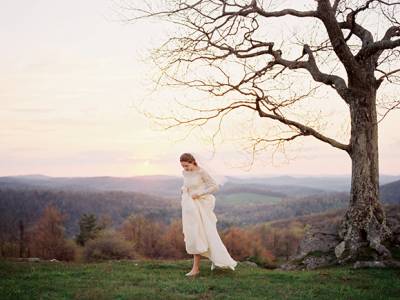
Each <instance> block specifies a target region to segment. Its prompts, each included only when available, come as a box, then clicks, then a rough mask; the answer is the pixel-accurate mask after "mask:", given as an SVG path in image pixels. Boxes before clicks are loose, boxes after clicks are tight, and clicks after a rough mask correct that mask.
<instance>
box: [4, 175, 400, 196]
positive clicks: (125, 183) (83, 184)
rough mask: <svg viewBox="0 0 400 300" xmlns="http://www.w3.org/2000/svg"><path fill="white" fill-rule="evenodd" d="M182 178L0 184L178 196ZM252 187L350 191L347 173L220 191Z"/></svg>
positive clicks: (40, 179) (27, 179) (24, 179)
mask: <svg viewBox="0 0 400 300" xmlns="http://www.w3.org/2000/svg"><path fill="white" fill-rule="evenodd" d="M398 180H400V176H392V175H381V177H380V182H381V185H384V184H387V183H390V182H396V181H398ZM181 185H182V178H181V177H178V176H169V175H150V176H132V177H112V176H96V177H51V176H46V175H41V174H31V175H18V176H3V177H0V187H15V188H17V187H26V188H29V187H31V188H35V187H41V188H55V189H67V190H95V191H126V192H138V193H145V194H149V195H155V196H159V197H160V196H161V197H176V196H179V193H180V187H181ZM239 188H240V189H247V190H249V189H252V190H253V192H254V193H266V194H271V193H272V194H276V193H278V194H280V195H281V196H282V195H288V196H297V197H302V196H307V195H311V194H315V193H318V192H322V191H337V192H349V191H350V177H346V176H331V177H326V176H325V177H311V176H308V177H293V176H276V177H251V178H243V177H232V176H230V177H227V182H226V183H225V184H224V185H223V186H222V188H221V192H222V193H224V192H225V193H232V190H235V189H236V190H237V189H239Z"/></svg>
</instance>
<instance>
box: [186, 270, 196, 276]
mask: <svg viewBox="0 0 400 300" xmlns="http://www.w3.org/2000/svg"><path fill="white" fill-rule="evenodd" d="M199 273H200V270H191V271H190V272H189V273H186V274H185V275H186V276H196V275H197V274H199Z"/></svg>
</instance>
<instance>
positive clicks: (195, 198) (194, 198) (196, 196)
mask: <svg viewBox="0 0 400 300" xmlns="http://www.w3.org/2000/svg"><path fill="white" fill-rule="evenodd" d="M199 198H200V195H197V194H193V195H192V199H193V200H197V199H199Z"/></svg>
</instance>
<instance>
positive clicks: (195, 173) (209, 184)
mask: <svg viewBox="0 0 400 300" xmlns="http://www.w3.org/2000/svg"><path fill="white" fill-rule="evenodd" d="M180 162H181V165H182V167H183V169H184V170H183V171H182V174H183V186H182V200H181V205H182V227H183V228H182V229H183V234H184V238H185V247H186V252H187V253H189V254H193V267H192V270H191V271H190V272H189V273H187V274H186V276H195V275H197V274H199V273H200V270H199V267H200V258H201V256H205V257H207V258H209V259H210V260H211V270H213V269H214V268H215V267H216V266H217V267H221V268H230V269H232V270H235V267H236V265H237V262H236V261H235V260H234V259H232V257H231V256H230V255H229V253H228V251H227V249H226V247H225V245H224V244H223V242H222V240H221V238H220V236H219V234H218V231H217V226H216V225H217V224H216V223H217V217H216V216H215V214H214V207H215V197H214V196H213V195H212V193H214V192H216V191H217V190H218V186H217V184H216V182H215V180H214V179H213V178H211V176H210V175H209V174H208V173H207V172H206V171H205V170H204V169H203V168H201V167H200V166H198V165H197V162H196V159H195V158H194V157H193V155H192V154H190V153H183V154H182V155H181V157H180Z"/></svg>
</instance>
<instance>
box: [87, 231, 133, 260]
mask: <svg viewBox="0 0 400 300" xmlns="http://www.w3.org/2000/svg"><path fill="white" fill-rule="evenodd" d="M133 246H134V245H133V244H132V243H130V242H129V241H126V240H125V239H124V237H123V236H122V235H121V234H120V233H118V232H116V231H114V230H112V229H109V230H105V231H102V232H101V234H100V235H99V236H98V237H96V238H95V239H93V240H89V241H88V242H87V243H86V244H85V249H84V252H83V256H84V259H85V261H96V260H107V259H124V258H128V259H131V258H136V253H135V251H134V248H133Z"/></svg>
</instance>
